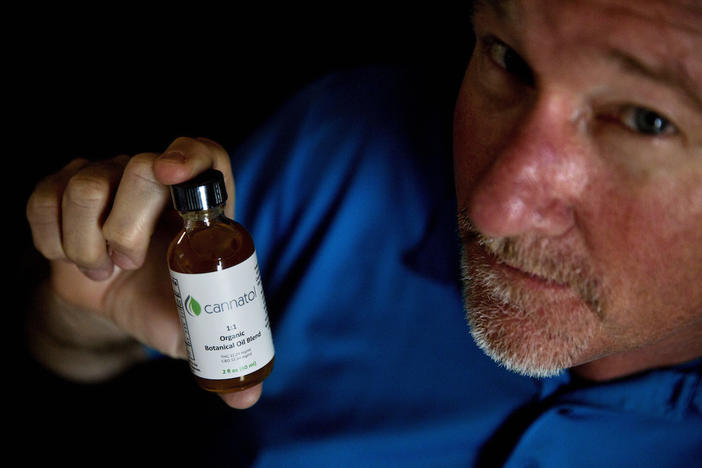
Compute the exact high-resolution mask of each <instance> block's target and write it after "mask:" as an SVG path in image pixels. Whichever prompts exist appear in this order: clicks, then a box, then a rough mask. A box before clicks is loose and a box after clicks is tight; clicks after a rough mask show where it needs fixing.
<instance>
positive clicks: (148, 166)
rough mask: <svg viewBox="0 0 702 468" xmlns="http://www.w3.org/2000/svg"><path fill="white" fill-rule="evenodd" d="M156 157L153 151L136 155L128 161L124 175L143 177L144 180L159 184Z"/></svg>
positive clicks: (126, 176)
mask: <svg viewBox="0 0 702 468" xmlns="http://www.w3.org/2000/svg"><path fill="white" fill-rule="evenodd" d="M154 159H155V154H153V153H139V154H136V155H134V156H133V157H132V158H130V159H129V161H128V162H127V166H126V168H125V170H124V176H123V177H124V178H136V179H141V180H143V181H146V182H149V183H152V184H155V185H159V184H158V181H157V180H156V177H155V176H154V170H153V164H154Z"/></svg>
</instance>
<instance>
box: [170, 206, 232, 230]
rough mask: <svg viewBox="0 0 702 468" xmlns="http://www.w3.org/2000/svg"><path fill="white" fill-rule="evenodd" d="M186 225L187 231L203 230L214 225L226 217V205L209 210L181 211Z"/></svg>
mask: <svg viewBox="0 0 702 468" xmlns="http://www.w3.org/2000/svg"><path fill="white" fill-rule="evenodd" d="M179 213H180V216H181V217H182V218H183V222H184V223H185V230H186V231H189V230H192V229H202V228H205V227H208V226H210V225H212V224H213V223H214V222H215V221H216V220H217V219H218V218H220V217H222V216H224V205H220V206H215V207H212V208H210V209H207V210H199V211H179Z"/></svg>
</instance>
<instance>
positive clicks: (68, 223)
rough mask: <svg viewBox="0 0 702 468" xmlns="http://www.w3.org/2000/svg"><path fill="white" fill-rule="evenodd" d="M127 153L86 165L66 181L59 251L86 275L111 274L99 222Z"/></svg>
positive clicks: (100, 277)
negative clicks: (60, 248) (61, 247)
mask: <svg viewBox="0 0 702 468" xmlns="http://www.w3.org/2000/svg"><path fill="white" fill-rule="evenodd" d="M127 160H128V157H127V156H118V157H116V158H113V159H111V160H107V161H102V162H99V163H93V164H87V165H85V166H83V167H82V168H80V169H79V170H78V171H76V173H75V174H74V175H73V176H72V177H71V178H70V179H69V180H68V183H67V184H66V188H65V190H64V193H63V197H62V200H61V213H62V214H61V229H62V231H61V232H62V239H63V250H64V253H65V255H66V258H68V259H69V260H70V261H72V262H73V263H75V264H76V266H78V267H79V268H80V269H81V270H82V271H83V272H84V273H85V274H86V275H87V276H88V277H90V278H92V279H96V280H101V279H106V278H108V277H109V276H110V274H111V273H112V261H111V260H110V257H109V256H108V254H107V246H106V243H105V238H104V237H103V234H102V223H103V221H104V219H105V216H106V213H107V211H108V209H109V207H110V204H111V202H112V196H113V193H114V191H115V189H116V187H117V184H118V183H119V180H120V177H121V174H122V171H123V169H124V165H125V164H126V162H127Z"/></svg>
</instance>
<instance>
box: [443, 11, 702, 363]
mask: <svg viewBox="0 0 702 468" xmlns="http://www.w3.org/2000/svg"><path fill="white" fill-rule="evenodd" d="M474 26H475V33H476V47H475V51H474V53H473V56H472V58H471V61H470V64H469V67H468V70H467V72H466V76H465V79H464V82H463V85H462V87H461V92H460V95H459V99H458V103H457V107H456V114H455V123H454V125H455V128H454V164H455V174H456V187H457V197H458V206H459V222H460V225H461V234H462V237H463V240H464V250H465V259H464V269H465V277H466V286H465V293H466V302H467V309H468V315H469V321H470V323H471V329H472V332H473V335H474V336H475V337H476V340H477V341H478V343H479V344H480V345H481V346H482V347H483V348H484V349H485V350H486V351H487V352H488V353H489V354H490V355H492V356H493V357H495V358H496V359H498V360H499V361H501V362H503V363H504V364H505V365H506V366H507V367H509V368H512V369H515V370H517V371H520V372H525V373H527V374H531V375H549V374H551V373H553V372H555V371H558V370H560V369H563V368H567V367H572V366H574V365H577V364H582V363H586V362H590V361H593V360H597V359H600V358H604V357H607V356H610V357H611V356H613V355H618V354H627V353H632V352H634V353H636V352H638V351H635V350H641V349H646V348H647V347H650V346H658V345H662V344H666V343H668V344H669V343H676V342H677V343H679V345H681V346H686V347H687V348H686V349H687V350H688V352H689V347H690V346H697V349H696V352H697V353H698V354H697V355H700V354H702V349H701V348H702V342H701V341H702V52H700V51H702V2H700V1H699V0H689V1H682V0H681V1H670V0H660V1H659V0H645V1H643V0H642V1H636V2H631V1H629V0H609V1H607V0H599V1H598V0H591V1H587V0H580V1H576V0H572V1H563V0H529V1H520V0H514V1H492V2H489V1H483V2H478V5H477V6H476V12H475V18H474ZM690 337H692V338H690ZM685 340H687V341H688V342H685V343H683V341H685ZM689 341H692V343H690V342H689ZM641 347H643V348H641ZM669 347H670V346H668V348H669Z"/></svg>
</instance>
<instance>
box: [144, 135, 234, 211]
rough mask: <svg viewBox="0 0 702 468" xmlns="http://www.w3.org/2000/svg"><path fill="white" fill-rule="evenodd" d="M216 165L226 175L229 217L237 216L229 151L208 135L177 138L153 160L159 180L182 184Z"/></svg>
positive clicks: (168, 183)
mask: <svg viewBox="0 0 702 468" xmlns="http://www.w3.org/2000/svg"><path fill="white" fill-rule="evenodd" d="M210 168H214V169H217V170H219V171H221V172H222V174H224V183H225V185H226V187H227V194H228V196H229V197H228V199H227V204H226V206H225V210H226V214H227V216H229V217H231V218H233V217H234V206H235V203H234V200H235V192H234V190H235V188H234V177H233V176H232V168H231V161H230V159H229V154H227V151H226V150H225V149H224V148H223V147H222V146H221V145H219V144H218V143H216V142H214V141H212V140H210V139H207V138H197V139H195V138H186V137H181V138H177V139H176V140H175V141H173V143H171V145H170V146H169V147H168V148H167V149H166V151H165V152H164V153H163V154H162V155H161V156H159V157H158V158H157V159H156V161H155V162H154V173H155V174H156V177H157V179H158V180H159V181H160V182H161V183H163V184H166V185H173V184H179V183H181V182H185V181H186V180H189V179H192V178H193V177H195V176H196V175H198V174H200V173H201V172H203V171H205V170H206V169H210Z"/></svg>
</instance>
